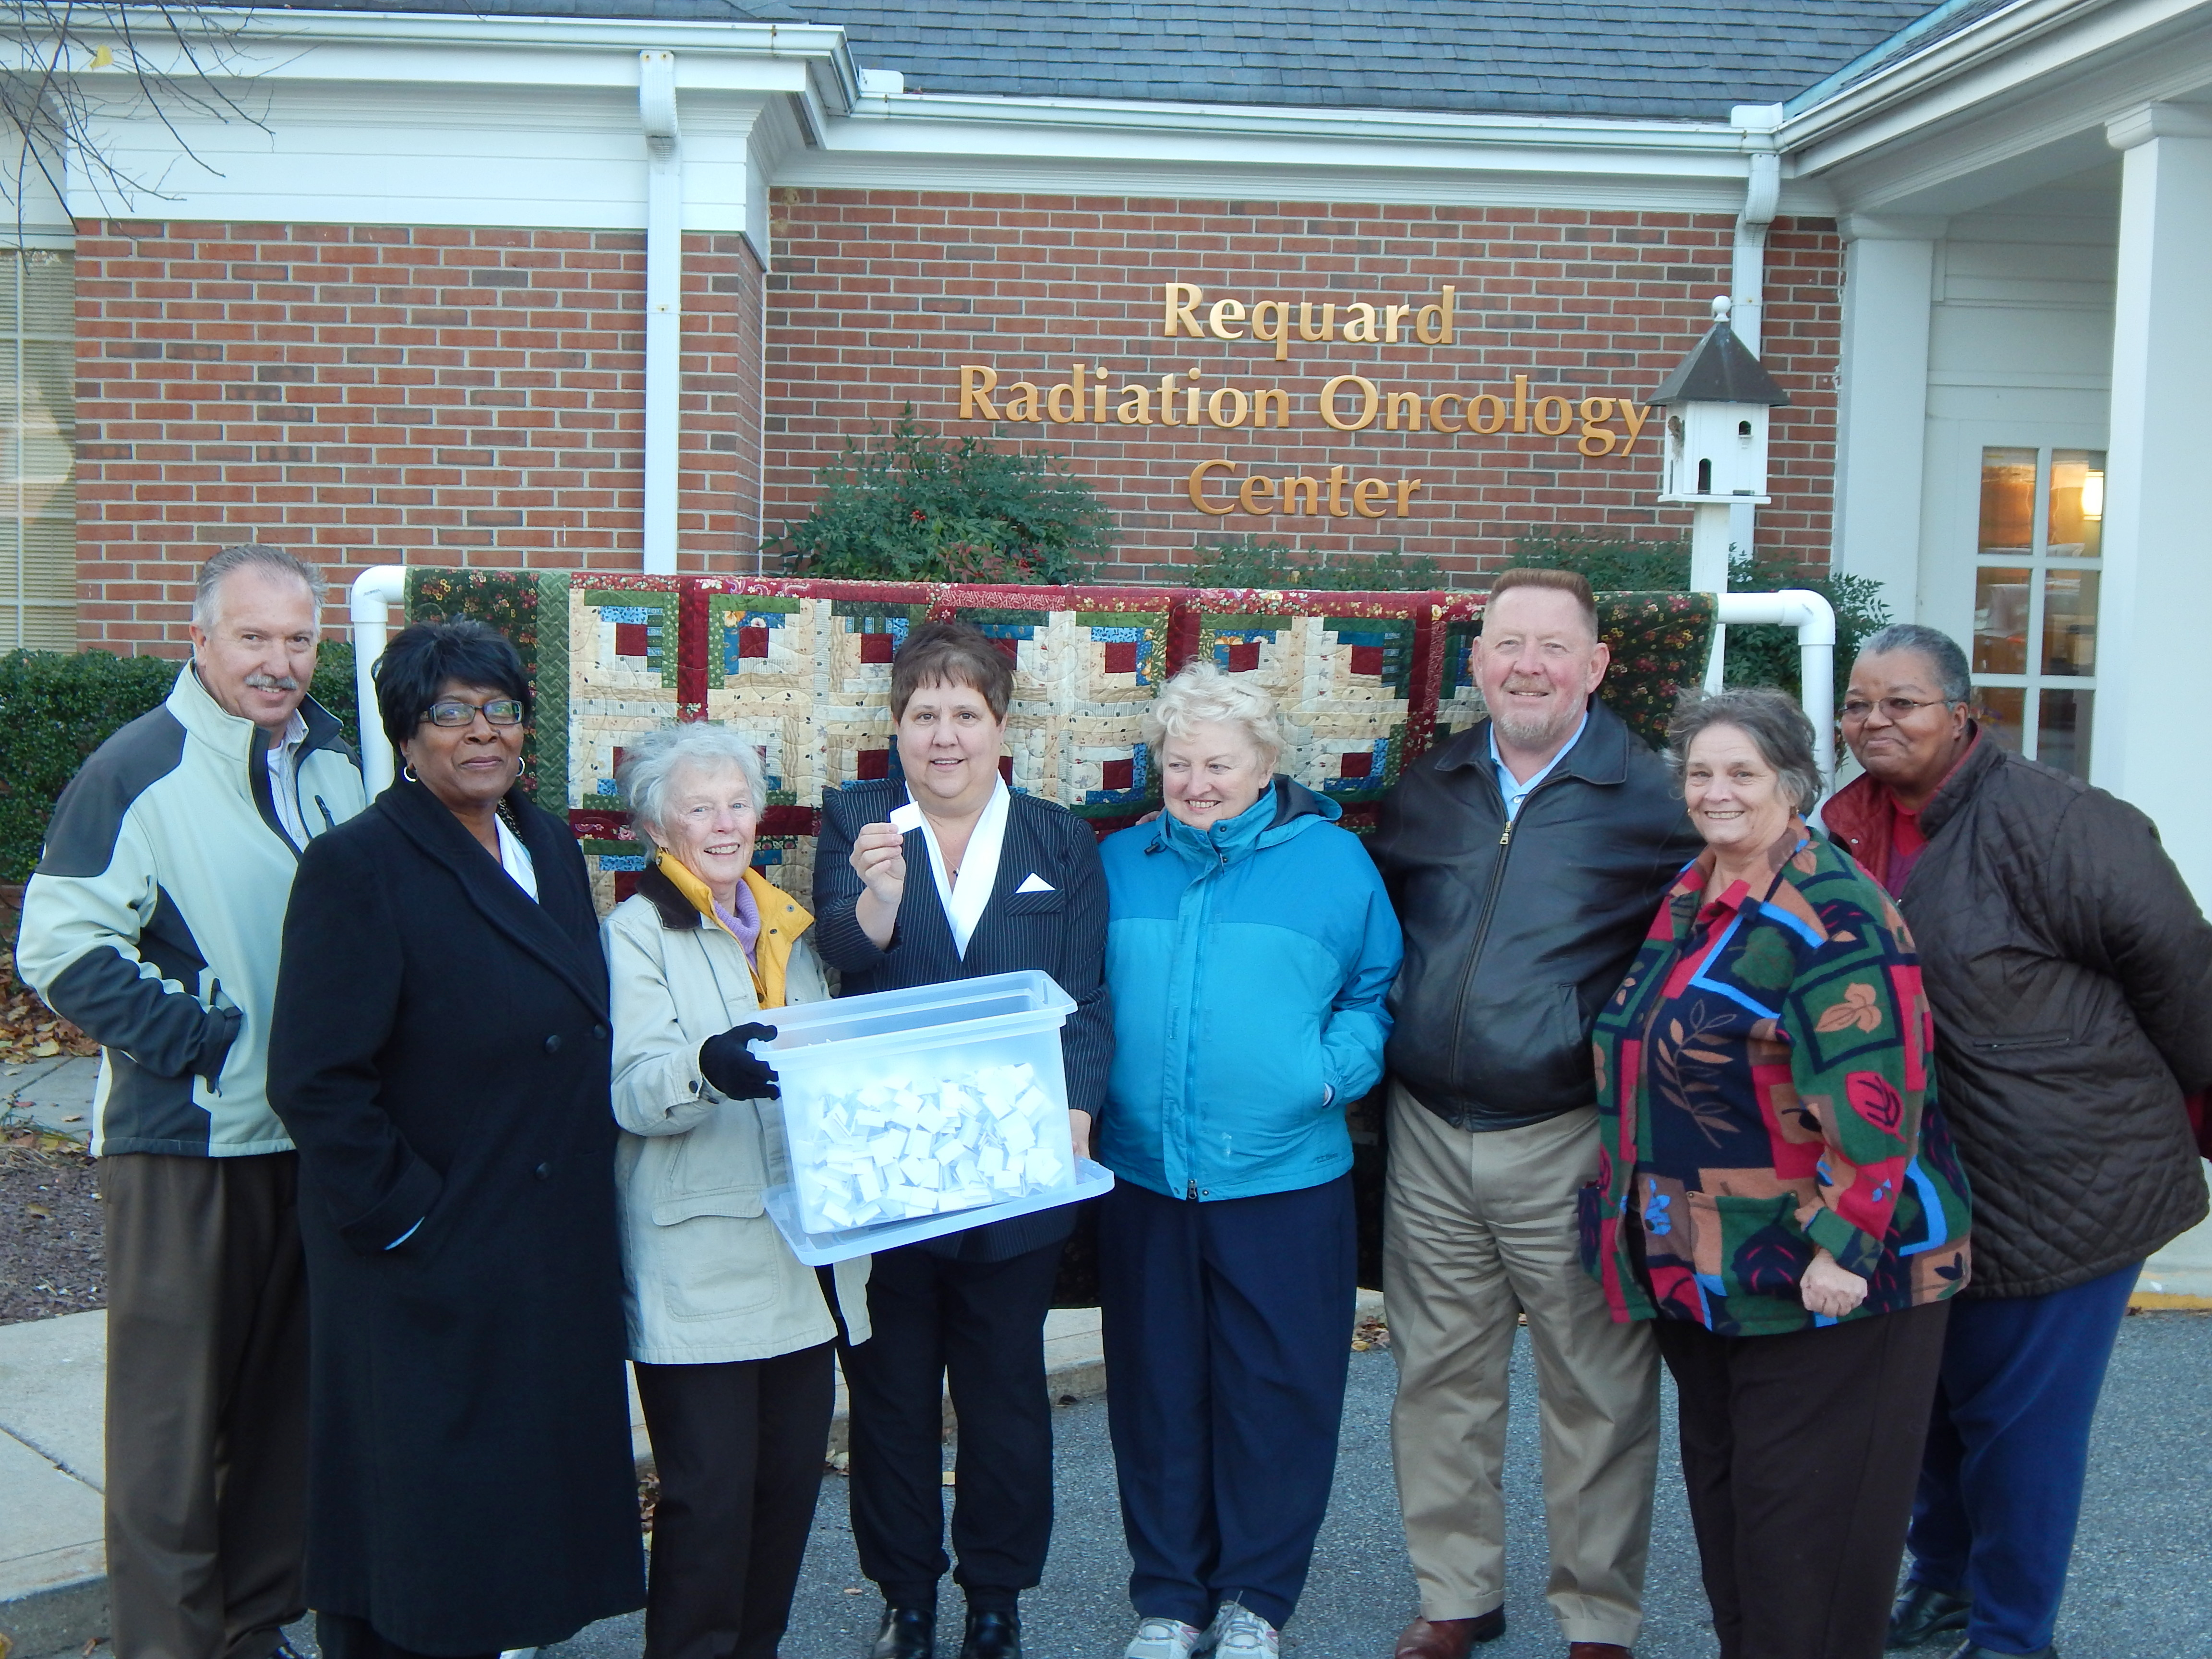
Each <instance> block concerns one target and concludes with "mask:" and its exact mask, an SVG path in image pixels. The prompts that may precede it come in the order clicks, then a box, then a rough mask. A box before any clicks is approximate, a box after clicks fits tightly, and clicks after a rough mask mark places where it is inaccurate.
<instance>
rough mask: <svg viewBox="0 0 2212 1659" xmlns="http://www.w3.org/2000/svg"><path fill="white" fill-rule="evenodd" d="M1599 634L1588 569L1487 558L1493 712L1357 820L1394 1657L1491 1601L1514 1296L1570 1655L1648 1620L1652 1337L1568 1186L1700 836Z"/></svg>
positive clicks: (1456, 1626)
mask: <svg viewBox="0 0 2212 1659" xmlns="http://www.w3.org/2000/svg"><path fill="white" fill-rule="evenodd" d="M1606 665H1607V650H1606V647H1605V646H1604V645H1603V644H1602V643H1601V642H1600V641H1599V638H1598V631H1597V611H1596V606H1595V604H1594V603H1593V601H1592V599H1591V597H1590V590H1589V584H1588V583H1587V582H1585V581H1584V580H1583V579H1582V578H1581V577H1580V576H1577V575H1573V574H1569V573H1567V572H1564V571H1552V570H1509V571H1507V572H1505V573H1504V574H1502V575H1501V576H1499V577H1498V580H1497V581H1496V583H1495V584H1494V585H1493V586H1492V589H1491V599H1490V605H1489V607H1488V610H1487V611H1486V613H1485V616H1484V620H1483V635H1482V638H1481V639H1480V641H1478V642H1477V643H1476V646H1475V650H1474V674H1475V678H1476V681H1477V683H1478V684H1479V685H1480V688H1481V690H1482V695H1483V700H1484V702H1485V703H1486V705H1487V706H1488V708H1489V710H1490V713H1491V719H1489V720H1486V721H1484V722H1482V723H1481V724H1480V725H1479V726H1475V727H1474V728H1473V729H1472V730H1471V731H1468V732H1462V733H1460V734H1459V735H1458V736H1456V737H1454V738H1449V739H1448V740H1447V741H1445V742H1443V743H1442V744H1438V745H1437V747H1436V748H1434V749H1432V750H1430V751H1429V752H1428V753H1427V754H1426V755H1425V756H1423V757H1421V758H1420V759H1419V761H1417V762H1416V763H1413V765H1412V766H1411V767H1409V768H1407V771H1406V774H1405V775H1404V777H1403V778H1402V779H1401V781H1400V782H1399V784H1398V787H1396V789H1395V790H1394V791H1393V792H1392V793H1391V795H1390V796H1389V799H1388V800H1386V801H1385V803H1384V805H1383V813H1382V821H1381V823H1380V825H1379V827H1378V828H1377V829H1376V833H1375V835H1374V836H1372V837H1371V838H1370V841H1369V848H1370V851H1371V852H1372V854H1374V858H1375V861H1376V865H1377V866H1379V867H1380V868H1381V870H1382V872H1383V879H1384V881H1385V882H1386V883H1387V884H1389V890H1390V896H1391V900H1392V902H1393V903H1394V904H1395V906H1396V907H1397V911H1398V918H1399V921H1400V924H1401V927H1403V928H1404V930H1405V939H1406V963H1405V968H1404V969H1403V971H1402V972H1401V975H1400V976H1399V979H1398V984H1397V988H1396V989H1395V992H1394V993H1393V994H1392V997H1391V1012H1392V1014H1393V1016H1394V1018H1395V1021H1396V1024H1395V1030H1393V1032H1392V1034H1391V1037H1390V1046H1389V1068H1390V1073H1391V1078H1392V1081H1391V1089H1390V1118H1389V1137H1390V1169H1389V1185H1388V1188H1387V1192H1386V1196H1385V1199H1384V1212H1383V1215H1384V1219H1383V1285H1384V1290H1385V1291H1386V1293H1387V1295H1388V1297H1389V1309H1390V1328H1391V1337H1392V1341H1393V1345H1394V1346H1395V1350H1396V1352H1397V1355H1398V1365H1399V1373H1398V1398H1397V1403H1396V1406H1395V1409H1394V1410H1393V1413H1392V1416H1391V1450H1392V1454H1393V1456H1394V1459H1395V1463H1396V1465H1397V1474H1398V1495H1399V1504H1400V1509H1401V1513H1402V1514H1403V1516H1404V1519H1405V1523H1406V1541H1407V1547H1408V1548H1409V1550H1410V1551H1411V1552H1412V1554H1413V1571H1414V1575H1415V1577H1416V1578H1417V1579H1418V1580H1419V1584H1420V1590H1421V1616H1420V1617H1419V1618H1418V1619H1416V1620H1414V1621H1413V1624H1411V1625H1410V1626H1407V1630H1406V1632H1405V1633H1404V1635H1402V1636H1401V1637H1400V1638H1399V1642H1398V1650H1397V1651H1398V1656H1399V1659H1464V1656H1465V1655H1466V1653H1467V1651H1468V1647H1469V1645H1470V1644H1473V1643H1475V1642H1486V1641H1489V1640H1491V1639H1492V1638H1494V1637H1496V1636H1498V1635H1499V1634H1500V1633H1502V1632H1504V1628H1505V1609H1504V1597H1505V1583H1504V1547H1505V1536H1504V1527H1505V1505H1504V1494H1503V1489H1502V1486H1501V1475H1502V1470H1503V1466H1504V1452H1505V1416H1506V1394H1507V1367H1508V1364H1509V1363H1510V1359H1511V1357H1512V1352H1513V1339H1514V1332H1515V1330H1516V1328H1517V1325H1518V1316H1522V1315H1525V1316H1527V1319H1528V1334H1529V1338H1530V1340H1531V1343H1532V1346H1534V1352H1535V1360H1536V1376H1537V1397H1538V1403H1539V1407H1540V1410H1541V1413H1542V1418H1543V1437H1544V1503H1545V1517H1546V1527H1547V1532H1548V1534H1549V1537H1550V1544H1551V1558H1552V1573H1551V1584H1550V1589H1549V1592H1548V1599H1549V1600H1550V1601H1551V1603H1552V1607H1553V1612H1554V1613H1556V1614H1557V1616H1558V1618H1559V1625H1560V1628H1561V1630H1562V1632H1564V1633H1565V1637H1566V1638H1567V1640H1568V1643H1569V1644H1570V1648H1569V1651H1570V1653H1571V1656H1572V1659H1626V1653H1627V1650H1628V1647H1629V1644H1631V1643H1632V1642H1634V1641H1635V1639H1636V1636H1637V1632H1638V1629H1639V1627H1640V1626H1641V1624H1642V1621H1643V1614H1642V1597H1643V1589H1644V1558H1645V1554H1646V1552H1647V1548H1648V1545H1649V1540H1650V1527H1651V1488H1652V1480H1653V1476H1654V1474H1655V1472H1656V1462H1657V1457H1658V1449H1659V1422H1658V1393H1659V1389H1658V1370H1657V1360H1656V1353H1655V1350H1654V1349H1653V1346H1652V1345H1651V1340H1650V1330H1649V1328H1647V1327H1645V1326H1642V1325H1625V1324H1624V1325H1616V1324H1614V1323H1613V1320H1612V1318H1611V1316H1610V1315H1609V1314H1608V1312H1607V1308H1606V1304H1605V1299H1604V1297H1603V1296H1602V1295H1601V1293H1600V1292H1599V1291H1598V1288H1597V1285H1596V1284H1595V1282H1594V1281H1593V1280H1592V1279H1590V1278H1589V1276H1588V1275H1587V1274H1586V1273H1583V1269H1582V1266H1581V1261H1580V1255H1579V1251H1578V1248H1577V1225H1576V1209H1577V1194H1578V1193H1579V1192H1580V1190H1581V1189H1582V1188H1583V1186H1584V1185H1585V1184H1586V1183H1588V1182H1592V1181H1595V1179H1596V1178H1597V1175H1598V1158H1599V1153H1598V1140H1597V1115H1596V1109H1595V1099H1596V1091H1595V1084H1594V1081H1593V1079H1592V1074H1591V1066H1590V1045H1589V1032H1590V1026H1591V1023H1592V1022H1593V1020H1595V1018H1596V1015H1597V1012H1598V1010H1599V1009H1600V1008H1601V1006H1603V1005H1604V1003H1605V1001H1606V1000H1607V998H1609V997H1610V996H1612V994H1613V992H1614V991H1615V990H1616V989H1617V988H1619V987H1620V979H1621V975H1622V974H1623V973H1624V972H1625V971H1626V969H1627V966H1628V963H1629V961H1630V959H1631V958H1632V957H1633V956H1634V955H1635V953H1636V949H1637V946H1638V944H1639V943H1640V942H1641V941H1642V939H1643V938H1644V933H1646V931H1647V930H1648V929H1649V928H1650V925H1651V919H1652V916H1653V915H1654V914H1655V913H1656V911H1657V909H1658V907H1659V902H1660V900H1661V897H1662V895H1663V894H1664V893H1665V892H1666V890H1667V888H1668V885H1669V884H1671V883H1672V882H1673V881H1674V878H1675V877H1676V876H1677V875H1679V874H1680V872H1681V869H1682V866H1684V865H1685V864H1686V863H1688V862H1689V860H1691V859H1692V857H1694V856H1695V855H1696V854H1697V853H1698V851H1699V848H1700V847H1701V846H1702V844H1703V843H1702V842H1700V841H1699V837H1698V836H1697V834H1696V832H1695V831H1694V830H1692V829H1691V827H1690V823H1689V820H1688V818H1687V817H1686V816H1685V814H1684V812H1683V810H1682V802H1681V799H1680V796H1679V795H1678V794H1676V793H1675V792H1674V787H1673V786H1672V784H1671V783H1670V781H1669V780H1668V776H1667V773H1666V769H1665V767H1664V765H1663V764H1662V762H1661V760H1660V758H1659V757H1658V756H1657V755H1656V754H1655V753H1653V752H1652V750H1650V749H1649V748H1648V747H1646V746H1645V744H1644V743H1643V742H1642V741H1641V740H1639V739H1638V738H1637V737H1636V736H1635V735H1634V734H1633V733H1632V732H1630V731H1629V730H1628V728H1627V727H1626V726H1624V725H1623V724H1622V723H1621V721H1620V718H1619V717H1618V716H1616V715H1615V714H1613V712H1612V711H1611V710H1610V709H1608V708H1606V706H1605V705H1604V704H1603V703H1602V702H1599V701H1598V700H1597V699H1596V697H1595V696H1594V695H1593V694H1594V693H1595V691H1596V690H1597V687H1598V683H1599V682H1600V681H1601V680H1602V679H1603V678H1605V671H1606Z"/></svg>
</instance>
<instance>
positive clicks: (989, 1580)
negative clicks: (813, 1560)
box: [842, 1242, 1060, 1611]
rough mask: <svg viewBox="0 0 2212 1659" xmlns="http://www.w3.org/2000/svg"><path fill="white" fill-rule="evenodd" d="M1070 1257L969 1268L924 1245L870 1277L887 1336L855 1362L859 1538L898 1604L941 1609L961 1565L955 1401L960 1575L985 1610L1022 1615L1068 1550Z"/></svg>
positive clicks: (894, 1257) (879, 1262)
mask: <svg viewBox="0 0 2212 1659" xmlns="http://www.w3.org/2000/svg"><path fill="white" fill-rule="evenodd" d="M1059 1273H1060V1243H1058V1242H1054V1243H1052V1244H1049V1245H1047V1246H1046V1247H1045V1248H1043V1249H1037V1250H1030V1251H1028V1252H1026V1253H1025V1254H1024V1255H1017V1256H1012V1257H1009V1258H1008V1259H1007V1260H1006V1261H957V1260H955V1259H953V1258H951V1257H950V1256H940V1255H930V1254H929V1253H928V1251H927V1249H924V1248H923V1247H921V1246H920V1245H915V1244H909V1245H907V1246H906V1247H905V1248H903V1249H896V1250H886V1251H884V1252H883V1253H882V1254H881V1255H878V1256H877V1257H876V1258H875V1260H874V1265H873V1267H872V1268H871V1269H870V1272H869V1275H868V1321H869V1323H870V1324H871V1325H872V1327H873V1328H874V1334H873V1335H872V1336H871V1337H870V1338H869V1340H867V1341H866V1342H863V1343H861V1344H860V1346H857V1347H847V1348H846V1349H845V1350H844V1351H843V1353H842V1360H843V1364H844V1367H845V1386H846V1389H847V1390H848V1392H849V1394H850V1396H851V1399H852V1447H853V1469H852V1487H851V1492H852V1506H853V1538H854V1542H855V1543H856V1544H857V1545H858V1546H859V1547H860V1571H862V1572H864V1573H866V1575H867V1576H868V1577H870V1578H871V1579H872V1580H874V1581H875V1583H877V1584H878V1585H880V1586H881V1587H882V1589H883V1592H884V1599H885V1600H886V1601H889V1602H890V1604H891V1605H892V1606H894V1607H932V1606H934V1605H935V1603H936V1598H937V1581H938V1580H939V1578H941V1577H944V1575H945V1568H946V1566H947V1565H949V1563H948V1561H947V1559H946V1556H945V1484H944V1468H945V1465H944V1453H943V1449H942V1448H943V1444H944V1432H945V1429H944V1425H945V1419H944V1398H945V1389H946V1388H947V1386H948V1385H949V1386H950V1388H951V1394H952V1409H953V1411H954V1413H956V1414H957V1417H958V1418H959V1420H960V1442H959V1451H958V1457H957V1462H956V1466H955V1468H954V1473H953V1480H954V1481H955V1486H954V1489H953V1499H952V1547H953V1551H954V1553H956V1554H957V1556H958V1557H959V1561H960V1565H959V1568H958V1570H957V1571H956V1572H955V1573H954V1574H953V1578H954V1581H955V1582H956V1583H958V1584H959V1585H960V1587H961V1588H962V1589H963V1590H965V1591H966V1592H967V1594H968V1604H969V1607H974V1608H976V1609H978V1610H979V1611H1011V1610H1012V1607H1013V1605H1014V1598H1015V1596H1016V1595H1017V1594H1018V1592H1020V1591H1022V1590H1025V1589H1029V1588H1030V1587H1031V1586H1032V1585H1034V1584H1035V1583H1036V1582H1037V1580H1038V1579H1039V1578H1041V1577H1043V1575H1044V1558H1045V1551H1046V1548H1047V1547H1048V1546H1049V1545H1050V1543H1051V1541H1052V1401H1051V1398H1050V1396H1049V1395H1048V1394H1047V1393H1046V1391H1045V1380H1044V1316H1045V1314H1046V1312H1047V1310H1048V1309H1049V1308H1050V1306H1051V1304H1052V1291H1053V1285H1054V1280H1055V1279H1057V1277H1058V1276H1059Z"/></svg>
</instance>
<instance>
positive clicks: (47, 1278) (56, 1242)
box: [0, 1129, 107, 1325]
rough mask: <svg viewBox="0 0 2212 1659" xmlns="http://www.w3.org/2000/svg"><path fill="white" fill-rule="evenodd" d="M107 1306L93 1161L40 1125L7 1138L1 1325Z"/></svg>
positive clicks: (0, 1189) (1, 1162) (0, 1172)
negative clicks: (40, 1130) (41, 1129)
mask: <svg viewBox="0 0 2212 1659" xmlns="http://www.w3.org/2000/svg"><path fill="white" fill-rule="evenodd" d="M106 1305H107V1268H106V1249H105V1237H104V1231H103V1229H102V1226H101V1223H100V1194H99V1189H98V1187H97V1184H96V1183H95V1182H94V1176H93V1170H92V1160H91V1159H90V1158H88V1157H86V1156H85V1154H84V1153H83V1152H82V1151H80V1150H78V1149H77V1148H76V1146H72V1145H70V1143H68V1142H67V1141H65V1140H63V1139H61V1138H60V1137H59V1136H55V1135H46V1134H41V1133H38V1132H37V1131H35V1130H28V1129H25V1130H15V1131H12V1132H10V1133H8V1134H7V1135H6V1136H5V1137H4V1138H0V1325H15V1324H20V1323H21V1322H23V1321H25V1320H27V1319H51V1318H52V1317H53V1316H55V1315H57V1314H71V1313H83V1312H84V1311H86V1310H88V1309H91V1308H104V1307H106Z"/></svg>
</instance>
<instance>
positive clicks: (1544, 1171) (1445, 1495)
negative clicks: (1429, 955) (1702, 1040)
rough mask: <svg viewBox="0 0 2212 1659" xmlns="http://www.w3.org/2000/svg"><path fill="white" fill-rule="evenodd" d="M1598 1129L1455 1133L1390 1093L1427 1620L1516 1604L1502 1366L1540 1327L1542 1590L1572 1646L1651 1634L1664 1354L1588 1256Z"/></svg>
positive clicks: (1401, 1410)
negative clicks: (1521, 1334)
mask: <svg viewBox="0 0 2212 1659" xmlns="http://www.w3.org/2000/svg"><path fill="white" fill-rule="evenodd" d="M1597 1158H1598V1142H1597V1114H1596V1112H1595V1110H1594V1109H1584V1110H1581V1111H1576V1112H1570V1113H1568V1114H1566V1115H1565V1116H1562V1117H1556V1118H1552V1119H1549V1120H1547V1121H1544V1122H1542V1123H1538V1124H1534V1125H1531V1126H1530V1127H1527V1128H1522V1129H1505V1130H1498V1131H1493V1132H1491V1133H1482V1134H1474V1133H1468V1132H1467V1131H1464V1130H1461V1129H1455V1128H1453V1127H1451V1126H1450V1125H1449V1124H1447V1123H1446V1122H1444V1121H1443V1119H1441V1118H1439V1117H1437V1116H1436V1115H1434V1114H1433V1113H1431V1112H1430V1111H1428V1110H1427V1109H1425V1107H1423V1106H1422V1105H1421V1104H1420V1103H1419V1102H1418V1101H1417V1100H1415V1099H1414V1098H1413V1096H1411V1095H1410V1094H1407V1092H1406V1091H1405V1090H1404V1089H1402V1088H1401V1087H1399V1086H1398V1085H1395V1084H1394V1085H1392V1086H1391V1090H1390V1173H1389V1186H1388V1188H1387V1193H1386V1197H1385V1200H1384V1206H1383V1291H1384V1294H1385V1297H1386V1298H1387V1300H1388V1303H1389V1322H1390V1346H1391V1347H1392V1349H1393V1351H1394V1352H1395V1353H1396V1355H1397V1358H1398V1398H1397V1403H1396V1405H1395V1407H1393V1409H1392V1411H1391V1415H1390V1449H1391V1454H1392V1457H1393V1459H1394V1461H1395V1463H1396V1465H1397V1471H1398V1504H1399V1508H1400V1510H1401V1512H1402V1514H1403V1515H1404V1516H1405V1522H1406V1543H1407V1548H1408V1549H1409V1550H1410V1551H1411V1553H1412V1554H1413V1573H1414V1577H1416V1578H1417V1579H1418V1580H1419V1583H1420V1587H1421V1613H1422V1616H1423V1617H1425V1618H1428V1619H1468V1618H1474V1617H1477V1616H1479V1615H1480V1614H1482V1613H1488V1612H1489V1611H1490V1610H1491V1609H1492V1608H1493V1607H1498V1606H1501V1605H1502V1604H1503V1603H1504V1599H1505V1498H1504V1488H1503V1485H1502V1480H1501V1477H1502V1473H1503V1469H1504V1461H1505V1416H1506V1405H1507V1401H1506V1394H1507V1367H1508V1364H1509V1363H1510V1360H1511V1358H1512V1352H1513V1333H1514V1330H1515V1328H1516V1322H1515V1316H1516V1314H1522V1313H1525V1314H1527V1315H1528V1337H1529V1341H1530V1344H1531V1346H1533V1347H1534V1351H1535V1359H1536V1395H1537V1402H1538V1409H1539V1410H1540V1412H1541V1414H1542V1423H1543V1458H1544V1516H1545V1522H1546V1526H1547V1530H1548V1532H1549V1534H1550V1541H1551V1556H1552V1576H1551V1583H1550V1587H1549V1589H1548V1591H1547V1595H1548V1599H1549V1600H1550V1601H1551V1603H1552V1607H1553V1610H1554V1611H1555V1612H1556V1613H1558V1615H1559V1626H1560V1628H1561V1630H1562V1631H1564V1632H1565V1635H1566V1638H1567V1640H1569V1641H1570V1642H1617V1643H1619V1644H1621V1645H1622V1646H1624V1647H1626V1646H1628V1645H1629V1644H1632V1643H1633V1642H1634V1641H1635V1640H1636V1636H1637V1632H1638V1629H1639V1628H1640V1627H1641V1626H1642V1624H1643V1612H1642V1598H1643V1591H1644V1559H1645V1557H1646V1555H1647V1554H1648V1553H1649V1550H1650V1534H1651V1487H1652V1481H1653V1478H1654V1476H1655V1475H1656V1472H1657V1463H1658V1456H1659V1370H1658V1355H1657V1352H1656V1348H1655V1347H1654V1346H1653V1343H1652V1340H1651V1333H1650V1329H1649V1328H1646V1327H1645V1326H1643V1325H1616V1324H1614V1323H1613V1319H1612V1316H1611V1314H1610V1313H1609V1312H1608V1311H1607V1308H1606V1305H1605V1298H1604V1296H1603V1295H1602V1293H1601V1291H1599V1290H1598V1287H1597V1285H1596V1284H1595V1282H1594V1281H1593V1280H1592V1279H1590V1278H1589V1275H1588V1274H1586V1273H1583V1269H1582V1264H1581V1261H1580V1258H1579V1256H1578V1255H1577V1249H1576V1242H1575V1194H1576V1192H1577V1189H1578V1188H1581V1187H1582V1185H1583V1183H1584V1182H1588V1181H1590V1180H1594V1179H1595V1177H1596V1175H1597Z"/></svg>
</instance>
